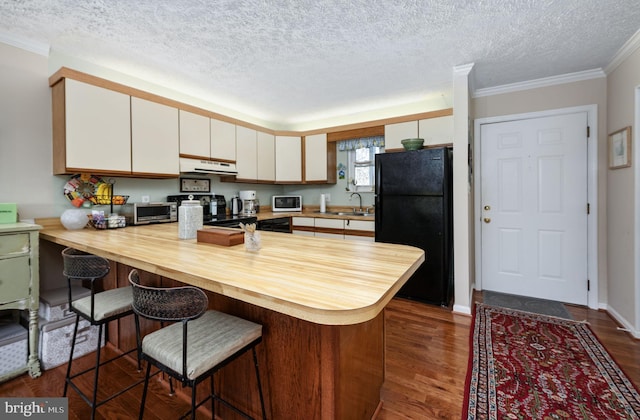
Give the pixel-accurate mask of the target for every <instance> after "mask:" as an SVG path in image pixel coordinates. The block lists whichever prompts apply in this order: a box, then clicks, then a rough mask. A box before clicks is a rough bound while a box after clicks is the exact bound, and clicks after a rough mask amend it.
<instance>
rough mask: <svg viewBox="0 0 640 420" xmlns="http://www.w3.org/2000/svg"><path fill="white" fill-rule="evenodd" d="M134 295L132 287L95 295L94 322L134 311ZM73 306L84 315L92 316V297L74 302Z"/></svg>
mask: <svg viewBox="0 0 640 420" xmlns="http://www.w3.org/2000/svg"><path fill="white" fill-rule="evenodd" d="M132 303H133V293H132V292H131V287H119V288H117V289H110V290H106V291H104V292H100V293H96V294H95V295H94V304H95V308H94V314H93V319H94V321H100V320H103V319H105V318H109V317H111V316H114V315H117V314H121V313H124V312H127V311H131V310H132ZM71 305H72V306H73V307H74V308H75V309H77V310H78V311H80V312H82V313H83V314H85V315H87V316H90V315H91V296H87V297H84V298H82V299H78V300H74V301H73V302H72V303H71Z"/></svg>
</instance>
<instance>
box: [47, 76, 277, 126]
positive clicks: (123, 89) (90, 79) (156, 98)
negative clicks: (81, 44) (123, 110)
mask: <svg viewBox="0 0 640 420" xmlns="http://www.w3.org/2000/svg"><path fill="white" fill-rule="evenodd" d="M65 78H68V79H73V80H77V81H79V82H84V83H88V84H90V85H94V86H99V87H102V88H105V89H109V90H113V91H116V92H120V93H124V94H126V95H130V96H135V97H137V98H141V99H146V100H148V101H151V102H156V103H160V104H163V105H167V106H170V107H174V108H178V109H179V110H183V111H188V112H192V113H194V114H198V115H202V116H204V117H209V118H213V119H216V120H219V121H225V122H228V123H232V124H236V125H240V126H243V127H247V128H252V129H254V130H258V131H262V132H265V133H269V134H276V131H275V130H272V129H269V128H266V127H262V126H259V125H256V124H252V123H249V122H246V121H242V120H239V119H236V118H231V117H228V116H226V115H223V114H218V113H217V112H213V111H208V110H206V109H203V108H199V107H197V106H193V105H189V104H186V103H184V102H180V101H176V100H174V99H169V98H165V97H163V96H160V95H156V94H154V93H150V92H147V91H144V90H141V89H136V88H133V87H130V86H126V85H123V84H120V83H117V82H112V81H110V80H107V79H103V78H101V77H97V76H93V75H90V74H87V73H83V72H80V71H77V70H72V69H70V68H67V67H61V68H60V69H59V70H58V71H57V72H55V73H54V74H53V75H51V76H50V77H49V86H51V87H53V86H54V85H56V84H57V83H59V82H60V81H61V80H64V79H65Z"/></svg>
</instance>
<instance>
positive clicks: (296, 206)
mask: <svg viewBox="0 0 640 420" xmlns="http://www.w3.org/2000/svg"><path fill="white" fill-rule="evenodd" d="M271 211H273V212H276V211H302V196H301V195H274V196H272V197H271Z"/></svg>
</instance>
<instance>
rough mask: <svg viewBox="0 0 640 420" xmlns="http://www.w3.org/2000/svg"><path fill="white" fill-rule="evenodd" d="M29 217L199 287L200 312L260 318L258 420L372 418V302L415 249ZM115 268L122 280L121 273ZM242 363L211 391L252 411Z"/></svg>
mask: <svg viewBox="0 0 640 420" xmlns="http://www.w3.org/2000/svg"><path fill="white" fill-rule="evenodd" d="M38 222H39V223H40V224H42V225H44V229H43V230H42V231H41V233H40V237H41V238H42V239H43V240H47V241H50V242H53V243H56V244H59V245H62V246H70V247H74V248H76V249H80V250H83V251H86V252H90V253H92V254H96V255H100V256H103V257H105V258H107V259H109V260H112V261H114V262H116V263H117V264H118V265H122V266H124V267H126V270H128V269H129V268H130V267H135V268H137V269H139V270H143V271H145V272H148V273H151V275H156V276H159V277H161V278H162V279H171V280H175V281H177V282H181V283H185V284H190V285H194V286H197V287H200V288H202V289H204V290H207V291H209V292H210V293H209V297H210V306H211V307H212V308H214V309H219V310H222V311H224V312H228V313H232V314H235V315H238V316H242V317H244V318H247V319H250V320H252V321H255V322H259V323H261V324H262V325H263V326H264V329H263V333H264V340H263V344H261V347H262V348H260V347H259V358H260V364H261V366H262V367H263V369H261V371H262V372H266V373H263V375H264V376H266V378H264V377H263V386H264V390H265V395H266V400H267V401H266V404H267V411H268V413H270V416H269V418H308V419H351V418H353V419H369V418H371V417H372V416H373V415H374V413H375V412H376V409H377V408H378V406H379V404H380V388H381V386H382V382H383V380H384V307H385V306H386V304H387V303H388V302H389V301H390V300H391V298H392V297H393V296H394V295H395V293H396V292H397V291H398V290H399V289H400V287H402V285H403V284H404V283H405V282H406V281H407V279H408V278H409V277H410V276H411V274H412V273H413V272H414V271H415V270H416V269H417V267H418V266H419V265H420V264H421V263H422V262H423V261H424V252H423V251H422V250H420V249H418V248H413V247H409V246H404V245H392V244H383V243H371V242H359V241H345V240H334V239H324V238H309V237H302V236H296V235H289V234H283V233H272V232H262V249H261V250H260V251H258V252H248V251H246V250H245V248H244V246H243V245H236V246H232V247H225V246H219V245H212V244H206V243H198V242H197V241H196V240H195V239H194V240H179V239H178V232H177V228H178V227H177V224H175V223H172V224H165V225H155V226H141V227H127V228H125V229H117V230H107V231H96V230H92V229H88V228H87V229H83V230H79V231H68V230H65V229H64V228H63V227H62V226H60V225H58V224H55V223H53V224H52V223H44V222H43V221H38ZM117 272H118V280H117V282H118V284H120V285H125V284H126V283H124V282H123V279H122V278H121V277H124V276H126V271H125V270H124V269H123V270H120V269H118V270H117ZM127 331H130V330H127V329H120V330H119V335H120V336H122V335H124V334H125V333H126V332H127ZM121 339H122V337H118V340H121ZM110 341H112V338H111V337H110ZM112 344H115V345H118V343H113V341H112ZM238 364H242V363H240V362H239V363H238ZM246 365H247V366H246V368H243V367H240V368H237V367H236V366H235V365H230V366H229V370H230V371H231V372H227V371H224V372H222V375H221V378H219V380H220V381H221V382H222V383H223V384H222V386H221V387H219V388H218V389H221V390H222V392H223V393H225V394H226V393H227V392H228V391H232V392H233V394H234V395H235V398H232V400H233V401H234V402H237V403H238V404H243V403H244V404H246V401H253V402H254V403H255V404H253V406H252V407H248V410H249V411H250V412H256V408H257V407H259V403H257V402H256V398H257V396H254V395H253V394H255V392H253V390H255V386H254V382H253V380H252V379H251V378H252V377H251V366H249V363H246Z"/></svg>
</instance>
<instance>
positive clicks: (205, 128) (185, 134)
mask: <svg viewBox="0 0 640 420" xmlns="http://www.w3.org/2000/svg"><path fill="white" fill-rule="evenodd" d="M209 143H210V140H209V118H208V117H205V116H203V115H198V114H194V113H193V112H188V111H183V110H180V154H181V155H188V156H189V157H193V158H203V159H208V158H209V156H210V155H211V151H210V145H209Z"/></svg>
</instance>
